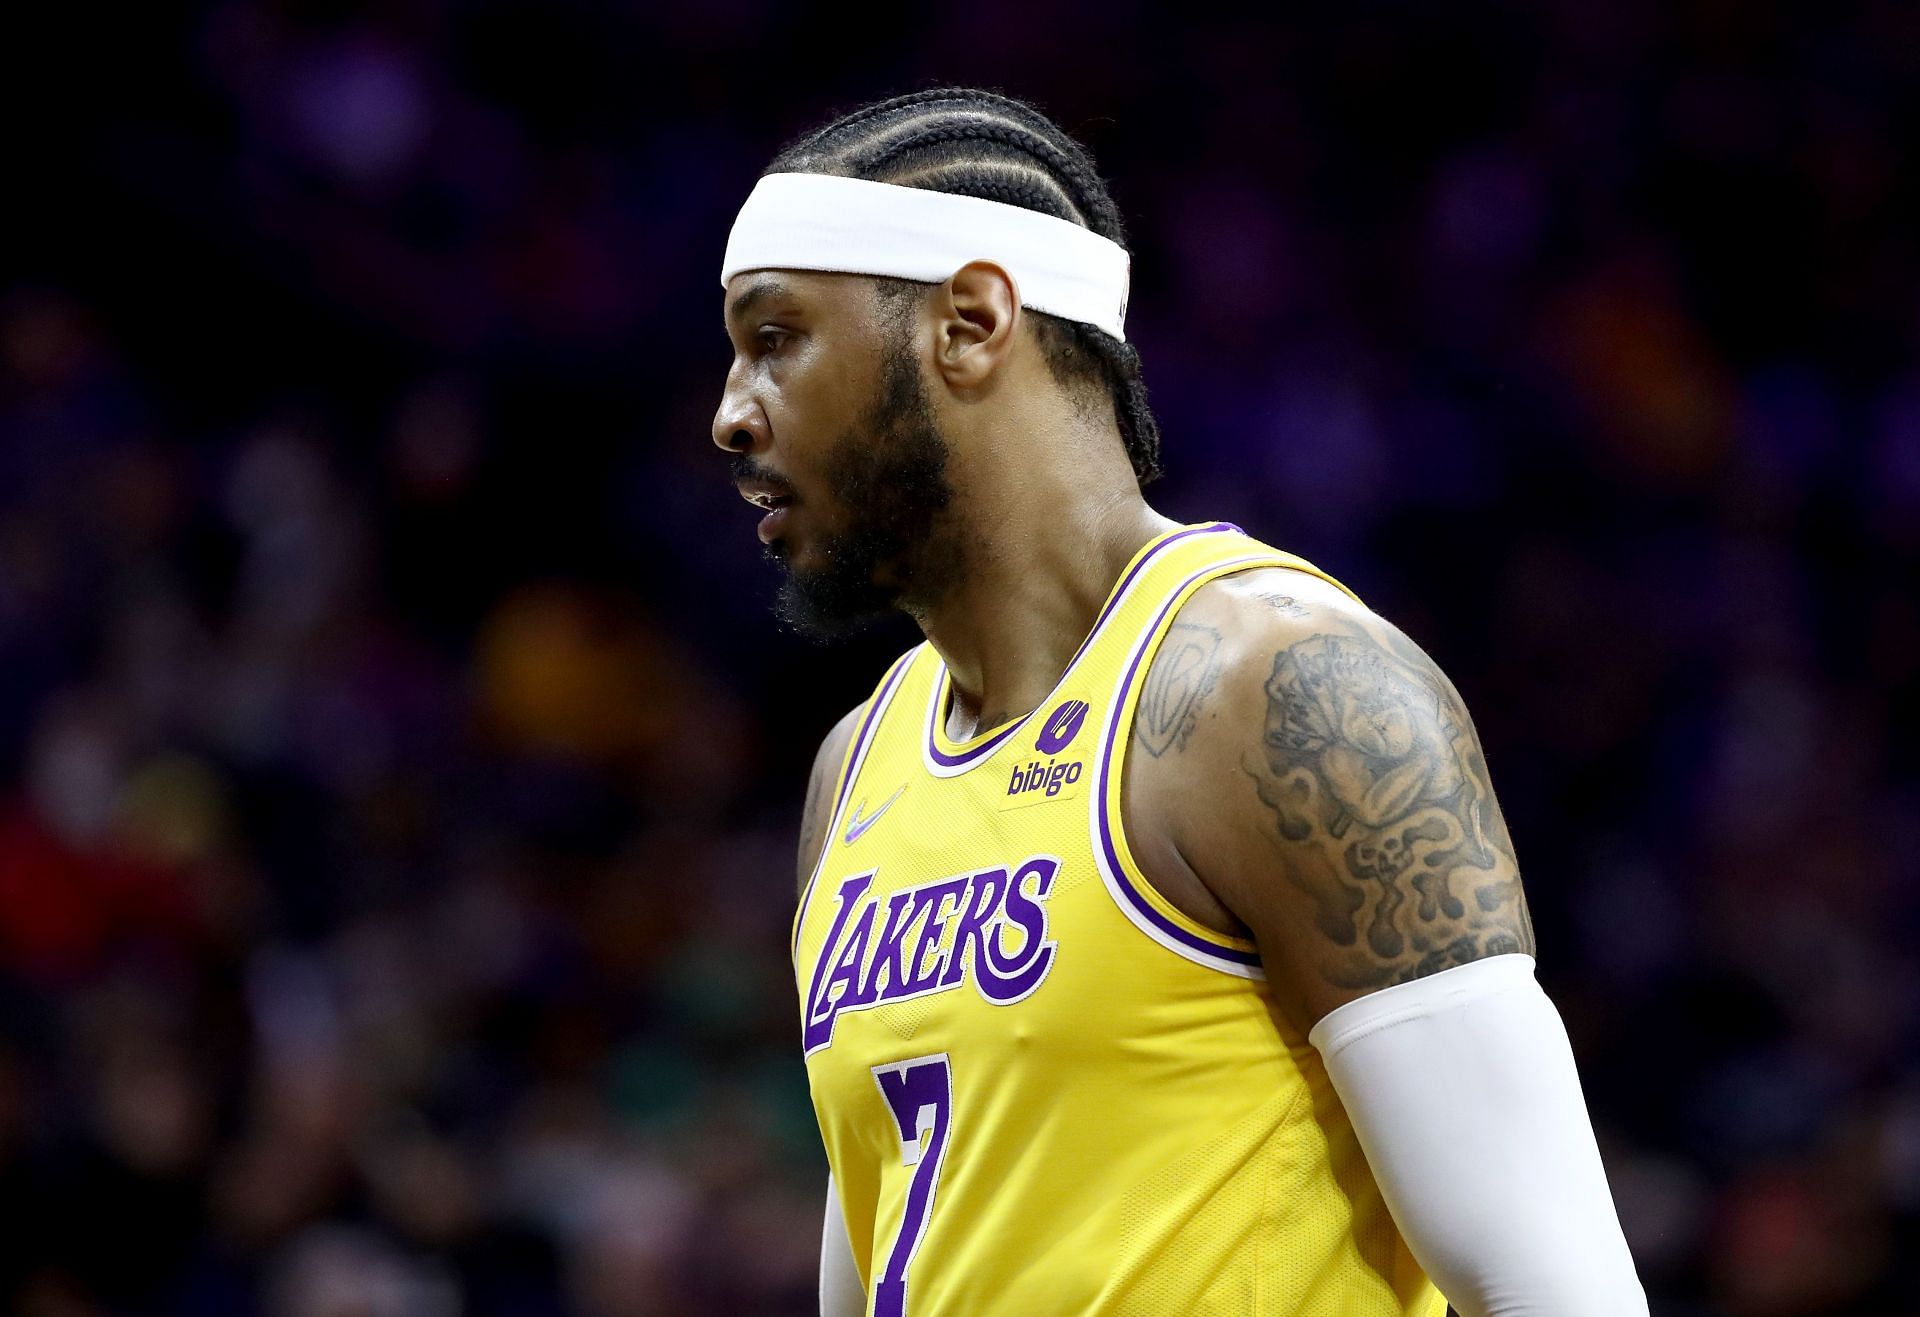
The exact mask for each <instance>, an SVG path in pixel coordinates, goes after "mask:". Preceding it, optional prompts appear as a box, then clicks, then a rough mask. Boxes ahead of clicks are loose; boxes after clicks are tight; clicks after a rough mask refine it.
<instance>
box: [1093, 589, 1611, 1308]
mask: <svg viewBox="0 0 1920 1317" xmlns="http://www.w3.org/2000/svg"><path fill="white" fill-rule="evenodd" d="M1275 576H1277V577H1280V578H1287V577H1291V578H1292V581H1291V582H1290V583H1289V584H1290V587H1291V591H1292V592H1291V593H1278V592H1275V591H1273V590H1271V589H1267V590H1264V591H1263V590H1262V589H1261V588H1260V587H1261V584H1262V583H1261V582H1260V581H1259V579H1258V578H1259V577H1275ZM1178 626H1179V627H1180V628H1181V630H1180V632H1179V634H1178V635H1177V636H1172V635H1170V637H1169V641H1168V643H1167V645H1163V646H1162V649H1161V652H1160V654H1158V655H1156V657H1155V662H1154V666H1153V668H1152V669H1151V670H1150V671H1149V675H1148V679H1147V687H1146V689H1145V690H1143V692H1142V696H1141V710H1142V712H1141V714H1140V715H1139V716H1137V717H1136V721H1135V737H1136V740H1135V745H1134V748H1135V749H1136V750H1143V751H1144V753H1143V754H1140V755H1137V756H1130V760H1131V763H1130V767H1129V777H1130V780H1129V783H1128V807H1129V817H1130V819H1142V820H1146V821H1147V825H1146V828H1144V829H1138V830H1139V831H1151V830H1153V829H1156V828H1157V829H1161V830H1164V832H1165V834H1166V835H1167V836H1168V837H1169V838H1170V839H1171V841H1172V843H1173V844H1172V847H1171V849H1170V852H1163V855H1164V854H1167V853H1170V854H1171V855H1173V856H1174V857H1176V858H1177V860H1178V862H1179V864H1180V865H1182V866H1185V870H1186V874H1187V876H1188V877H1189V878H1191V879H1192V880H1195V882H1196V887H1195V889H1194V890H1195V891H1198V892H1202V893H1204V894H1205V896H1206V898H1207V899H1208V900H1213V901H1216V902H1217V913H1218V915H1219V917H1220V921H1221V922H1231V921H1237V922H1238V923H1240V924H1242V925H1244V927H1245V928H1246V929H1248V930H1251V932H1252V935H1253V937H1254V939H1255V941H1256V943H1257V944H1258V946H1259V948H1260V953H1261V959H1262V962H1263V964H1264V966H1265V968H1266V972H1267V977H1268V982H1269V984H1270V986H1271V987H1272V990H1273V993H1274V997H1275V999H1276V1003H1277V1004H1278V1005H1279V1007H1280V1008H1281V1009H1282V1010H1283V1011H1285V1012H1286V1013H1287V1014H1289V1015H1290V1016H1291V1017H1292V1018H1293V1019H1294V1020H1295V1022H1296V1023H1297V1024H1298V1026H1299V1027H1300V1028H1301V1029H1302V1030H1304V1031H1308V1037H1309V1040H1310V1041H1311V1042H1312V1043H1313V1045H1314V1046H1315V1047H1316V1048H1317V1049H1319V1052H1320V1055H1321V1058H1322V1060H1323V1062H1324V1064H1325V1066H1326V1069H1327V1073H1328V1075H1329V1077H1330V1078H1331V1080H1332V1082H1333V1086H1334V1088H1335V1090H1336V1091H1337V1092H1338V1093H1339V1095H1340V1098H1341V1102H1342V1104H1343V1105H1344V1107H1345V1109H1346V1112H1347V1115H1348V1118H1349V1119H1350V1121H1351V1122H1352V1125H1353V1129H1354V1132H1355V1134H1356V1135H1357V1136H1358V1139H1359V1142H1360V1146H1361V1148H1362V1149H1363V1151H1364V1152H1365V1153H1366V1156H1367V1160H1368V1163H1369V1165H1370V1167H1371V1168H1372V1171H1373V1174H1374V1178H1375V1180H1376V1181H1377V1182H1378V1183H1379V1186H1380V1190H1381V1193H1382V1196H1383V1198H1384V1199H1385V1201H1386V1204H1387V1206H1388V1208H1389V1210H1390V1211H1391V1212H1392V1214H1393V1217H1394V1220H1395V1222H1396V1224H1398V1226H1399V1227H1400V1231H1401V1234H1402V1235H1403V1236H1404V1237H1405V1239H1406V1241H1407V1244H1408V1246H1409V1247H1410V1248H1411V1249H1412V1251H1413V1253H1414V1256H1415V1257H1416V1258H1418V1259H1419V1260H1420V1262H1421V1264H1422V1266H1423V1267H1424V1268H1425V1269H1426V1271H1427V1273H1428V1274H1429V1275H1430V1276H1431V1277H1432V1278H1433V1279H1434V1281H1435V1282H1436V1283H1437V1284H1438V1285H1439V1286H1440V1288H1441V1290H1442V1292H1443V1293H1445V1294H1446V1296H1447V1298H1448V1299H1449V1300H1450V1301H1451V1303H1452V1304H1453V1306H1454V1308H1455V1309H1457V1310H1458V1311H1459V1312H1460V1313H1462V1314H1465V1315H1466V1317H1520V1315H1521V1314H1527V1315H1533V1314H1540V1315H1545V1314H1553V1315H1554V1317H1589V1315H1591V1317H1620V1315H1622V1314H1632V1313H1639V1314H1644V1313H1645V1312H1646V1310H1647V1309H1646V1298H1645V1295H1644V1293H1642V1291H1641V1289H1640V1285H1639V1281H1638V1279H1637V1277H1636V1276H1635V1275H1634V1269H1633V1260H1632V1257H1631V1256H1630V1255H1629V1253H1628V1251H1627V1248H1626V1243H1625V1240H1624V1238H1623V1237H1622V1235H1621V1232H1620V1226H1619V1222H1618V1219H1617V1217H1616V1215H1615V1213H1614V1210H1613V1203H1612V1200H1611V1197H1610V1196H1609V1194H1608V1191H1607V1184H1606V1175H1605V1171H1604V1169H1603V1167H1602V1165H1601V1162H1600V1156H1599V1151H1598V1148H1597V1147H1596V1145H1595V1140H1594V1136H1593V1130H1592V1125H1591V1122H1590V1121H1589V1119H1588V1117H1587V1111H1586V1104H1585V1101H1584V1099H1583V1097H1582V1096H1581V1092H1580V1082H1579V1076H1578V1073H1577V1071H1576V1069H1575V1066H1574V1059H1573V1053H1572V1049H1571V1047H1570V1046H1569V1044H1568V1040H1567V1035H1566V1030H1565V1028H1564V1027H1563V1026H1562V1024H1561V1022H1560V1017H1559V1014H1558V1012H1557V1011H1555V1010H1554V1008H1553V1004H1552V1003H1551V1002H1550V1001H1549V1000H1548V999H1547V997H1546V995H1545V994H1544V993H1542V992H1541V991H1540V989H1539V985H1538V984H1537V983H1536V982H1535V981H1534V977H1533V960H1532V955H1533V949H1534V943H1533V929H1532V925H1531V922H1530V921H1529V919H1528V917H1527V905H1526V897H1525V895H1524V893H1523V892H1522V890H1521V886H1520V875H1519V868H1518V864H1517V862H1516V860H1515V858H1514V852H1513V846H1512V843H1511V841H1510V840H1509V839H1508V836H1507V829H1506V825H1505V823H1504V821H1503V820H1502V818H1501V815H1500V808H1499V805H1498V803H1497V802H1496V800H1495V798H1494V795H1493V787H1492V783H1491V781H1490V779H1489V775H1488V771H1487V765H1486V760H1485V757H1484V755H1483V754H1482V752H1481V748H1480V742H1479V738H1478V736H1477V735H1476V734H1475V732H1474V728H1473V723H1472V720H1471V719H1470V718H1469V717H1468V716H1467V712H1466V709H1465V707H1464V705H1463V704H1462V702H1461V700H1460V695H1459V692H1458V691H1456V690H1455V689H1454V687H1453V685H1452V683H1451V682H1449V681H1448V680H1447V679H1446V677H1445V676H1443V675H1442V674H1441V673H1440V671H1439V669H1438V668H1436V667H1435V666H1434V664H1433V662H1432V661H1431V660H1430V659H1428V658H1427V656H1426V655H1425V654H1423V653H1421V652H1420V650H1419V649H1418V647H1416V646H1415V645H1414V644H1413V643H1412V642H1411V641H1409V640H1408V639H1407V638H1406V637H1405V636H1404V635H1403V634H1401V633H1400V632H1399V631H1398V630H1397V629H1396V628H1394V627H1393V626H1392V625H1391V624H1390V623H1387V622H1386V621H1384V620H1383V619H1381V618H1379V617H1377V616H1375V615H1373V614H1371V613H1369V612H1367V611H1366V610H1365V609H1363V608H1361V607H1359V606H1358V605H1356V604H1354V603H1353V602H1352V601H1351V600H1349V599H1347V598H1345V597H1344V596H1342V595H1340V594H1338V593H1337V592H1334V591H1333V590H1331V589H1330V588H1329V587H1326V586H1324V584H1321V583H1317V582H1314V581H1312V580H1311V579H1310V578H1305V577H1302V576H1300V575H1299V574H1297V573H1285V572H1278V573H1258V574H1254V573H1249V574H1248V578H1247V579H1244V580H1232V581H1227V582H1222V583H1219V584H1218V586H1217V587H1208V589H1207V590H1203V591H1201V592H1200V593H1199V594H1197V595H1196V596H1195V598H1194V600H1193V601H1191V602H1190V603H1189V605H1188V606H1187V608H1185V609H1183V611H1182V613H1181V616H1180V618H1179V619H1178ZM1169 646H1173V647H1175V648H1174V650H1173V652H1171V653H1170V652H1169ZM1135 769H1137V770H1138V771H1137V773H1136V772H1135ZM1179 876H1180V875H1179V874H1178V873H1174V874H1172V877H1173V878H1174V879H1176V880H1177V879H1178V878H1179ZM1193 913H1195V914H1196V916H1198V915H1201V914H1203V913H1206V912H1205V911H1204V909H1198V910H1195V911H1193Z"/></svg>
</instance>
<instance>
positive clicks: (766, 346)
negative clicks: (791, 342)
mask: <svg viewBox="0 0 1920 1317" xmlns="http://www.w3.org/2000/svg"><path fill="white" fill-rule="evenodd" d="M792 337H793V335H792V334H790V333H788V332H787V331H786V330H784V329H780V328H778V327H777V326H774V325H767V326H765V327H764V328H762V329H761V330H759V331H758V332H757V333H755V334H754V336H753V341H754V342H756V343H758V344H759V345H760V350H761V351H762V352H778V351H779V350H780V349H781V348H782V347H784V346H785V345H786V342H787V340H788V339H790V338H792Z"/></svg>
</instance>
